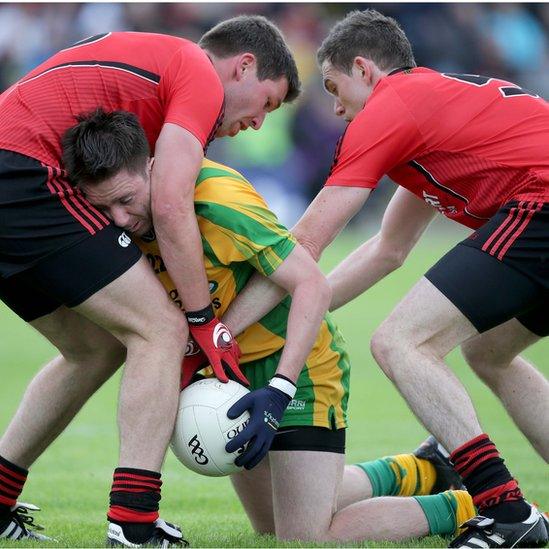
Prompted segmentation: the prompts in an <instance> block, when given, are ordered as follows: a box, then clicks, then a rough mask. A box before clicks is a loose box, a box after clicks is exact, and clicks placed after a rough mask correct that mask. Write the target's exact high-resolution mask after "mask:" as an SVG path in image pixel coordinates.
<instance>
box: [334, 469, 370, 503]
mask: <svg viewBox="0 0 549 549" xmlns="http://www.w3.org/2000/svg"><path fill="white" fill-rule="evenodd" d="M372 493H373V490H372V483H371V482H370V478H369V477H368V475H367V474H366V472H365V471H364V469H362V468H360V467H358V466H357V465H345V469H344V470H343V478H342V480H341V485H340V487H339V492H338V495H337V509H338V510H340V509H343V508H344V507H347V506H348V505H351V504H352V503H356V502H357V501H361V500H363V499H369V498H371V497H372Z"/></svg>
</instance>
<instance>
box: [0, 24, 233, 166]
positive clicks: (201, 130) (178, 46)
mask: <svg viewBox="0 0 549 549" xmlns="http://www.w3.org/2000/svg"><path fill="white" fill-rule="evenodd" d="M223 98H224V94H223V86H222V84H221V81H220V79H219V77H218V75H217V73H216V71H215V69H214V67H213V65H212V63H211V61H210V60H209V58H208V57H207V55H206V54H205V53H204V51H203V50H202V49H201V48H199V47H198V46H197V45H196V44H194V43H193V42H190V41H188V40H184V39H182V38H176V37H174V36H166V35H162V34H149V33H138V32H114V33H107V34H103V35H98V36H94V37H91V38H88V39H86V40H83V41H82V42H79V43H77V44H76V45H74V46H72V47H69V48H67V49H65V50H61V51H60V52H59V53H57V54H55V55H54V56H53V57H51V58H50V59H48V60H47V61H45V62H44V63H42V64H41V65H40V66H39V67H37V68H36V69H34V70H33V71H32V72H30V73H29V74H27V75H26V76H24V77H23V78H22V79H21V80H19V81H18V82H17V83H16V84H14V85H13V86H12V87H11V88H9V89H8V90H6V91H5V92H4V93H3V94H2V95H1V96H0V112H1V113H2V115H1V117H0V148H2V149H8V150H11V151H15V152H18V153H21V154H25V155H27V156H31V157H33V158H36V159H38V160H40V161H42V162H44V163H46V164H48V165H49V166H54V167H59V165H60V159H61V146H60V139H61V137H62V135H63V133H64V132H65V131H66V130H67V128H69V127H70V126H73V125H74V124H75V123H76V120H75V116H76V115H78V114H81V113H85V112H89V111H91V110H93V109H95V108H96V107H103V108H104V109H105V110H107V111H113V110H126V111H130V112H133V113H135V114H136V115H137V116H138V118H139V120H140V122H141V124H142V125H143V127H144V129H145V133H146V135H147V138H148V140H149V144H150V146H151V151H154V145H155V142H156V139H157V138H158V134H159V133H160V130H161V128H162V125H163V124H164V123H165V122H172V123H174V124H178V125H179V126H182V127H183V128H185V129H186V130H188V131H190V132H191V133H192V134H193V135H194V136H195V137H196V138H197V139H198V140H199V141H200V143H201V144H202V145H203V146H204V147H206V146H207V144H208V143H209V141H211V139H212V138H213V134H214V133H215V130H216V129H217V127H218V124H219V123H220V121H221V117H222V114H223V113H222V111H223Z"/></svg>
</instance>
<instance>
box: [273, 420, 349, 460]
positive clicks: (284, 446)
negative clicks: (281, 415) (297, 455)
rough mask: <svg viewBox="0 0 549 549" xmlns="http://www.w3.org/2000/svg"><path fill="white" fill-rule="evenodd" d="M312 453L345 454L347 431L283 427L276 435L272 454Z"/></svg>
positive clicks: (308, 427) (311, 427) (310, 427)
mask: <svg viewBox="0 0 549 549" xmlns="http://www.w3.org/2000/svg"><path fill="white" fill-rule="evenodd" d="M299 450H301V451H304V450H306V451H310V452H332V453H334V454H344V453H345V429H336V430H332V429H327V428H326V427H313V426H299V427H282V428H281V429H279V430H278V432H277V433H276V435H275V437H274V440H273V443H272V445H271V449H270V451H271V452H276V451H279V452H280V451H286V452H288V451H294V452H295V451H299Z"/></svg>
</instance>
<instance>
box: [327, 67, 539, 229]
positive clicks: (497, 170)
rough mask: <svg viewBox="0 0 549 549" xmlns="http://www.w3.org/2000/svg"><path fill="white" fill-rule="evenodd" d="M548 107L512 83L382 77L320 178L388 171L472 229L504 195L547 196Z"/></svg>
mask: <svg viewBox="0 0 549 549" xmlns="http://www.w3.org/2000/svg"><path fill="white" fill-rule="evenodd" d="M548 148H549V104H548V103H547V102H546V101H544V100H543V99H542V98H540V97H538V96H537V95H535V94H532V93H531V92H529V91H527V90H523V89H521V88H519V87H517V86H516V85H514V84H512V83H510V82H506V81H503V80H498V79H496V78H487V77H483V76H477V75H460V74H448V73H439V72H435V71H433V70H430V69H426V68H421V67H420V68H414V69H408V70H402V71H398V72H395V73H394V74H391V75H389V76H387V77H384V78H382V79H381V80H380V81H379V82H378V84H377V85H376V87H375V88H374V90H373V93H372V95H371V96H370V97H369V98H368V100H367V101H366V104H365V106H364V108H363V110H362V111H360V113H359V114H358V115H357V116H356V117H355V119H354V120H353V121H352V122H351V123H350V124H349V126H348V127H347V130H346V132H345V134H344V135H343V136H342V138H341V141H340V143H339V144H338V147H337V149H336V155H335V158H334V163H333V165H332V169H331V171H330V175H329V176H328V179H327V181H326V185H336V186H337V185H338V186H350V187H368V188H375V186H376V185H377V183H378V181H379V179H380V178H381V177H382V176H383V175H384V174H387V175H389V177H391V179H393V180H394V181H395V182H396V183H398V184H399V185H402V186H403V187H406V188H407V189H408V190H410V191H411V192H413V193H414V194H416V195H417V196H418V197H420V198H421V199H423V200H425V201H427V202H428V203H429V204H431V205H432V206H434V207H436V208H437V209H438V210H439V211H440V212H441V213H443V214H444V215H446V216H447V217H449V218H451V219H454V220H455V221H457V222H459V223H461V224H463V225H467V226H468V227H472V228H477V227H480V226H481V225H483V224H484V223H485V222H486V220H487V219H489V218H490V217H492V216H493V215H494V213H495V212H496V211H497V210H498V209H499V208H500V207H501V206H502V205H503V204H505V203H506V202H509V201H510V200H511V199H515V200H539V201H541V202H543V201H545V202H547V201H548V199H549V154H548V152H547V151H548Z"/></svg>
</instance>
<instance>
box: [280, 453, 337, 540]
mask: <svg viewBox="0 0 549 549" xmlns="http://www.w3.org/2000/svg"><path fill="white" fill-rule="evenodd" d="M269 457H270V462H271V476H272V480H273V509H274V520H275V528H276V537H277V538H278V539H287V540H292V539H300V540H310V541H327V540H329V539H331V538H330V537H329V535H328V532H329V531H330V526H331V523H332V517H333V515H334V513H335V510H336V506H337V493H338V490H339V486H340V483H341V479H342V477H343V468H344V464H345V455H344V454H336V453H331V452H313V451H277V452H271V453H270V454H269Z"/></svg>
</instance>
